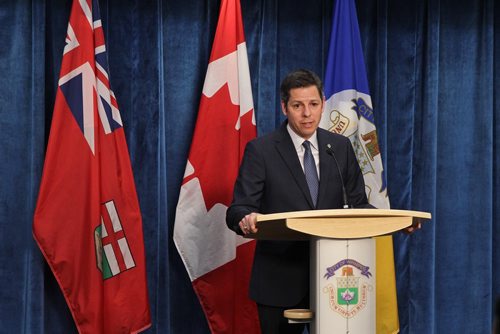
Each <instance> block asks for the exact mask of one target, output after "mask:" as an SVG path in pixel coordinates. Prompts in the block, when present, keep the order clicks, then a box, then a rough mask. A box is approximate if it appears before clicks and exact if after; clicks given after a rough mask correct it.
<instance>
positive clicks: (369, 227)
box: [247, 209, 431, 240]
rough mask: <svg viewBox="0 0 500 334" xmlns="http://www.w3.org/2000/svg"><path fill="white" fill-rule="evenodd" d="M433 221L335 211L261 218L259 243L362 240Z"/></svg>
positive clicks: (423, 215)
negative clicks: (319, 239)
mask: <svg viewBox="0 0 500 334" xmlns="http://www.w3.org/2000/svg"><path fill="white" fill-rule="evenodd" d="M428 219H431V214H430V213H428V212H421V211H410V210H387V209H335V210H309V211H293V212H284V213H273V214H268V215H259V216H257V228H258V232H257V233H255V234H249V235H247V237H249V238H253V239H259V240H309V239H310V238H312V237H322V238H333V239H360V238H370V237H375V236H380V235H385V234H391V233H394V232H397V231H399V230H402V229H404V228H406V227H409V226H411V225H412V224H413V225H415V224H417V223H419V222H420V223H421V222H424V221H425V220H428Z"/></svg>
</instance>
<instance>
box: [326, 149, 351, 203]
mask: <svg viewBox="0 0 500 334" xmlns="http://www.w3.org/2000/svg"><path fill="white" fill-rule="evenodd" d="M326 153H328V154H329V155H331V156H332V158H333V160H335V166H337V171H338V172H339V176H340V183H341V184H342V197H343V199H344V206H343V208H344V209H349V202H348V200H347V192H346V191H345V185H344V178H343V177H342V172H341V171H340V166H339V162H338V161H337V158H335V153H334V152H333V148H332V145H330V144H326Z"/></svg>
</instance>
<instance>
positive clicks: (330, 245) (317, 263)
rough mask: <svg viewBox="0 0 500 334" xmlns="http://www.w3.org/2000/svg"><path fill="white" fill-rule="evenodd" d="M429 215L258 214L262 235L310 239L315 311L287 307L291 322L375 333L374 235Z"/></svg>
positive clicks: (315, 333)
mask: <svg viewBox="0 0 500 334" xmlns="http://www.w3.org/2000/svg"><path fill="white" fill-rule="evenodd" d="M428 219H431V214H430V213H428V212H421V211H408V210H385V209H335V210H310V211H294V212H284V213H275V214H267V215H259V216H257V227H258V232H257V233H255V234H249V235H248V236H247V237H250V238H254V239H258V240H309V241H310V247H311V252H310V256H311V259H310V264H311V265H310V266H311V269H310V275H311V276H310V307H311V310H287V311H285V314H284V316H286V317H287V318H288V319H289V321H290V322H310V323H311V327H310V332H311V334H320V333H323V334H325V333H350V334H356V333H362V334H368V333H374V334H375V329H376V300H375V287H376V285H375V284H376V263H375V262H376V261H375V255H376V254H375V253H376V249H375V240H374V239H373V237H377V236H383V235H390V234H392V233H394V232H397V231H400V230H402V229H404V228H407V227H410V226H412V225H417V224H418V223H422V222H424V221H426V220H428Z"/></svg>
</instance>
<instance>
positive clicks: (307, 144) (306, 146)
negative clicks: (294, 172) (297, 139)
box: [302, 140, 311, 150]
mask: <svg viewBox="0 0 500 334" xmlns="http://www.w3.org/2000/svg"><path fill="white" fill-rule="evenodd" d="M302 146H304V148H305V149H306V150H310V149H311V142H310V141H309V140H304V142H303V143H302Z"/></svg>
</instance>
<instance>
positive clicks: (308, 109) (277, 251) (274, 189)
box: [226, 70, 369, 334]
mask: <svg viewBox="0 0 500 334" xmlns="http://www.w3.org/2000/svg"><path fill="white" fill-rule="evenodd" d="M280 90H281V108H282V111H283V113H284V115H285V116H286V117H287V120H286V121H285V122H284V124H283V125H282V126H281V127H280V128H279V129H278V130H276V131H275V132H273V133H271V134H268V135H266V136H263V137H260V138H256V139H254V140H252V141H251V142H249V143H248V144H247V146H246V149H245V155H244V157H243V161H242V164H241V167H240V171H239V175H238V178H237V180H236V184H235V187H234V197H233V202H232V204H231V206H230V207H229V208H228V210H227V216H226V222H227V225H228V227H229V228H230V229H232V230H233V231H235V232H236V233H238V234H240V235H245V234H248V233H255V232H257V230H258V226H257V225H256V217H257V214H258V213H261V214H269V213H276V212H287V211H303V210H314V209H337V208H342V207H343V206H344V204H346V203H344V202H345V201H344V198H343V190H342V183H344V185H345V190H346V194H347V202H348V205H349V206H351V207H368V206H369V204H368V201H367V198H366V194H365V185H364V181H363V175H362V173H361V171H360V168H359V166H358V162H357V160H356V156H355V154H354V151H353V148H352V146H351V143H350V141H349V139H348V138H346V137H344V136H341V135H337V134H333V133H331V132H329V131H326V130H323V129H321V128H318V126H319V122H320V119H321V114H322V113H323V106H324V102H325V99H324V95H323V85H322V83H321V80H320V79H319V78H318V76H317V75H316V74H314V73H313V72H311V71H308V70H298V71H295V72H292V73H290V74H289V75H288V76H287V77H286V78H285V79H284V80H283V82H282V84H281V89H280ZM305 141H306V143H304V142H305ZM335 159H336V160H337V162H338V166H337V163H336V162H335ZM339 170H340V172H341V174H342V176H340V175H339ZM250 297H251V298H252V299H253V300H255V301H256V302H257V306H258V310H259V318H260V323H261V329H262V333H263V334H267V333H272V334H277V333H287V334H288V333H302V331H303V328H304V326H301V325H296V324H292V325H289V324H288V323H287V321H286V319H285V318H284V317H283V311H284V310H285V309H288V308H304V307H307V306H308V304H309V243H308V242H305V241H258V242H257V246H256V249H255V258H254V264H253V268H252V277H251V281H250Z"/></svg>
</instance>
